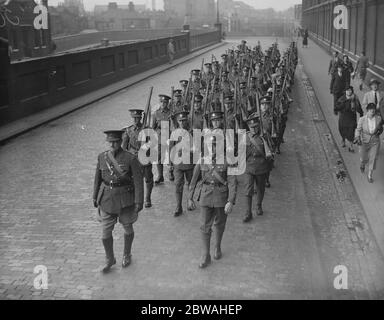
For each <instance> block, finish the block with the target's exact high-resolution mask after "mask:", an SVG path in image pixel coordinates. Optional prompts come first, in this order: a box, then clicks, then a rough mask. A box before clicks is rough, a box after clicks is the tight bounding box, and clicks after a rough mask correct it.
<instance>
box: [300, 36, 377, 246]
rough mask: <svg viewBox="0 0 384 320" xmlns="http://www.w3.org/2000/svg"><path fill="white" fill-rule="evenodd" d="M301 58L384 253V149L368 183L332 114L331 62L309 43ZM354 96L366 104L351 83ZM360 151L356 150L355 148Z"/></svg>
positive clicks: (319, 48) (324, 53)
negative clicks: (330, 90) (345, 146)
mask: <svg viewBox="0 0 384 320" xmlns="http://www.w3.org/2000/svg"><path fill="white" fill-rule="evenodd" d="M299 51H300V57H301V59H302V61H303V64H304V66H305V71H306V72H307V74H308V76H309V78H310V80H311V83H312V85H313V87H314V89H315V92H316V96H317V98H318V100H319V102H320V105H321V108H322V111H323V112H324V115H325V118H326V120H327V123H328V125H329V127H330V129H331V131H332V134H333V138H334V139H335V141H336V143H337V145H338V149H339V151H340V153H341V156H342V159H343V162H344V165H345V167H346V168H347V170H348V174H349V176H350V177H351V179H352V181H353V185H354V186H355V188H356V192H357V194H358V196H359V199H360V201H361V203H362V204H363V208H364V211H365V212H366V214H367V217H368V221H369V224H370V226H371V228H372V230H373V232H374V234H375V236H376V239H377V242H378V244H379V246H380V248H381V251H382V252H384V148H383V147H382V148H381V151H380V155H379V160H378V166H377V170H376V171H375V172H374V183H373V184H370V183H368V181H367V177H366V175H363V174H361V172H360V169H359V166H360V161H359V153H358V152H356V153H355V154H351V153H350V152H348V149H347V148H341V138H340V134H339V131H338V118H337V116H335V115H334V114H333V96H332V95H331V94H330V92H329V85H330V80H331V79H330V76H328V74H327V73H328V65H329V60H330V59H331V58H330V56H329V55H328V53H326V52H325V51H324V50H323V49H322V48H321V47H319V46H318V45H317V44H315V43H314V42H313V41H311V40H309V46H308V48H301V46H299ZM352 84H353V86H354V88H355V93H357V95H358V96H359V98H360V101H363V93H364V92H366V91H367V88H365V90H364V92H361V91H359V86H358V83H357V82H356V81H352ZM356 151H357V148H356Z"/></svg>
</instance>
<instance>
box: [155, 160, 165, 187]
mask: <svg viewBox="0 0 384 320" xmlns="http://www.w3.org/2000/svg"><path fill="white" fill-rule="evenodd" d="M163 171H164V166H163V165H162V164H158V165H157V172H158V176H157V179H156V181H155V185H159V184H160V183H163V182H164V175H163Z"/></svg>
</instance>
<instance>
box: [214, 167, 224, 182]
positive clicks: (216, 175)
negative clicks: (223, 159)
mask: <svg viewBox="0 0 384 320" xmlns="http://www.w3.org/2000/svg"><path fill="white" fill-rule="evenodd" d="M212 174H213V175H214V177H215V178H216V179H217V180H219V182H220V183H221V184H223V185H225V186H226V185H227V181H225V180H224V179H223V177H222V176H221V175H220V174H218V173H217V171H216V170H215V169H214V168H213V170H212Z"/></svg>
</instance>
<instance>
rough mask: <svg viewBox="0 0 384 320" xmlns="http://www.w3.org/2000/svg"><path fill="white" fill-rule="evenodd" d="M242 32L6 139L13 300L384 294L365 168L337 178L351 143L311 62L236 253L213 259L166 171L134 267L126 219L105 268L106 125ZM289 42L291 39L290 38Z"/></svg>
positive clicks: (6, 284)
mask: <svg viewBox="0 0 384 320" xmlns="http://www.w3.org/2000/svg"><path fill="white" fill-rule="evenodd" d="M257 40H260V41H261V45H262V47H263V48H264V47H267V46H269V45H270V44H271V43H272V42H273V41H274V40H275V39H273V38H247V41H248V43H249V44H250V45H251V46H252V47H253V46H255V45H256V43H257ZM239 41H240V39H228V40H227V43H226V44H225V45H224V46H222V47H219V48H217V49H215V50H213V51H210V52H208V53H206V54H204V55H202V56H201V57H198V58H195V59H192V60H190V61H188V62H186V63H184V64H182V65H179V66H175V67H174V68H172V69H170V70H168V71H166V72H163V73H162V74H159V75H157V76H154V77H151V78H149V79H146V80H144V81H141V82H139V83H137V84H136V85H133V86H131V87H128V88H126V89H124V90H122V91H121V92H118V93H117V94H114V95H112V96H109V97H107V98H104V99H102V100H100V101H98V102H96V103H93V104H91V105H89V106H87V107H84V108H82V109H80V110H78V111H76V112H73V113H71V114H69V115H67V116H65V117H62V118H60V119H58V120H55V121H53V122H50V123H49V124H47V125H44V126H41V127H38V128H37V129H34V130H32V131H29V132H28V133H26V134H23V135H21V136H19V137H17V138H15V139H12V140H10V141H8V142H7V143H6V144H4V145H3V146H1V147H0V148H1V151H0V174H1V177H2V183H1V186H0V207H1V213H0V297H1V298H2V299H314V298H316V299H370V298H384V260H383V257H382V254H381V252H380V250H379V249H378V246H377V244H376V241H375V239H374V237H373V235H372V232H371V230H370V227H369V224H368V223H367V222H366V220H367V219H366V217H365V213H364V210H363V207H362V205H361V203H360V201H359V198H358V196H357V194H356V191H355V189H354V186H353V184H352V182H351V180H350V179H349V178H348V177H347V178H346V179H345V180H344V181H343V182H341V181H339V180H338V179H337V178H336V177H335V172H336V171H337V170H338V169H340V168H338V167H337V160H338V159H339V158H340V155H339V154H338V150H337V148H336V146H335V145H334V141H333V139H332V136H331V132H330V131H329V129H328V127H327V125H326V122H325V119H324V117H323V116H322V114H321V111H320V107H319V105H318V101H317V99H315V97H314V92H313V88H312V86H311V84H310V81H309V80H308V77H307V76H306V74H305V73H304V71H303V66H302V65H301V63H300V62H299V66H298V69H297V72H296V79H295V85H294V90H293V93H292V98H293V99H294V103H293V104H292V107H291V109H290V111H289V120H288V124H287V130H286V135H285V143H284V144H283V145H282V153H281V155H277V159H276V161H275V165H276V168H275V169H274V170H273V171H272V173H271V185H272V187H271V188H270V189H267V190H266V197H265V200H264V205H263V207H264V211H265V212H264V216H262V217H255V218H254V219H253V220H252V222H251V223H249V224H244V223H243V222H242V218H243V215H244V210H245V209H244V208H245V204H244V201H243V188H242V183H241V182H242V181H241V177H240V179H239V180H240V186H239V190H238V197H237V201H236V206H235V208H234V210H233V212H232V214H231V215H230V216H229V218H228V222H227V228H226V232H225V235H224V239H223V258H222V259H221V260H220V261H213V263H212V264H211V265H210V266H209V267H208V268H207V269H204V270H201V269H199V268H198V263H199V259H200V252H201V251H200V236H199V232H200V231H199V210H198V209H197V210H195V211H186V210H185V211H184V214H183V215H181V216H180V217H178V218H174V217H173V214H172V213H173V210H174V209H175V199H174V197H175V196H174V185H173V183H171V182H169V181H168V180H167V179H166V183H165V184H164V185H161V186H158V187H155V189H154V191H153V198H152V203H153V207H152V208H150V209H144V210H143V211H141V213H140V214H139V220H138V222H137V223H136V224H135V225H134V228H135V240H134V243H133V252H132V265H131V266H129V267H128V268H127V269H122V268H121V259H122V252H123V229H122V227H121V225H117V226H116V228H115V231H114V238H115V242H114V243H115V254H116V258H117V260H118V261H117V264H116V265H115V266H114V267H113V268H112V272H111V273H110V274H108V275H103V274H101V273H100V270H99V267H100V266H101V265H102V263H103V261H104V249H103V246H102V243H101V228H100V226H99V224H98V223H97V222H96V221H95V220H94V218H93V213H94V208H93V206H92V191H93V178H94V170H95V167H96V161H97V155H98V154H99V153H100V152H102V151H104V150H106V148H107V146H106V144H105V142H104V141H105V135H104V134H103V131H104V130H108V129H119V128H122V127H124V126H127V125H129V124H130V123H131V120H130V116H129V112H128V110H129V109H133V108H141V109H143V108H144V107H145V103H146V100H147V95H148V92H149V87H150V86H153V87H154V92H153V98H152V106H153V110H154V106H155V105H157V100H158V99H157V97H158V94H160V93H165V94H169V92H170V87H171V86H175V87H178V82H179V80H181V79H184V78H188V76H189V71H190V70H191V69H195V68H200V66H201V59H202V58H204V59H205V61H208V60H211V55H212V54H214V55H215V57H217V58H218V57H220V54H221V53H223V52H224V51H225V49H227V48H230V47H233V46H235V44H237V43H239ZM279 47H280V50H281V51H283V49H284V48H285V45H284V44H283V40H282V39H279ZM154 172H156V170H155V168H154ZM155 176H156V175H155ZM166 178H167V176H166ZM184 208H186V197H185V196H184ZM37 265H44V266H46V267H47V268H48V279H49V280H48V281H49V282H48V289H47V290H36V289H35V288H34V286H33V281H34V278H35V277H36V274H35V273H34V272H33V271H34V267H35V266H37ZM338 265H344V266H346V267H347V269H348V289H347V290H336V289H335V288H334V279H335V277H336V276H337V275H336V274H335V273H334V268H335V267H336V266H338Z"/></svg>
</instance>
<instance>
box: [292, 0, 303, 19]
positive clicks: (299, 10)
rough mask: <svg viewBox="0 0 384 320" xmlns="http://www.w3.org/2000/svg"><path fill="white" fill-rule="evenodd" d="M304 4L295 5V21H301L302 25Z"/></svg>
mask: <svg viewBox="0 0 384 320" xmlns="http://www.w3.org/2000/svg"><path fill="white" fill-rule="evenodd" d="M302 8H303V6H302V4H295V9H294V10H295V20H296V21H299V22H300V23H301V17H302Z"/></svg>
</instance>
